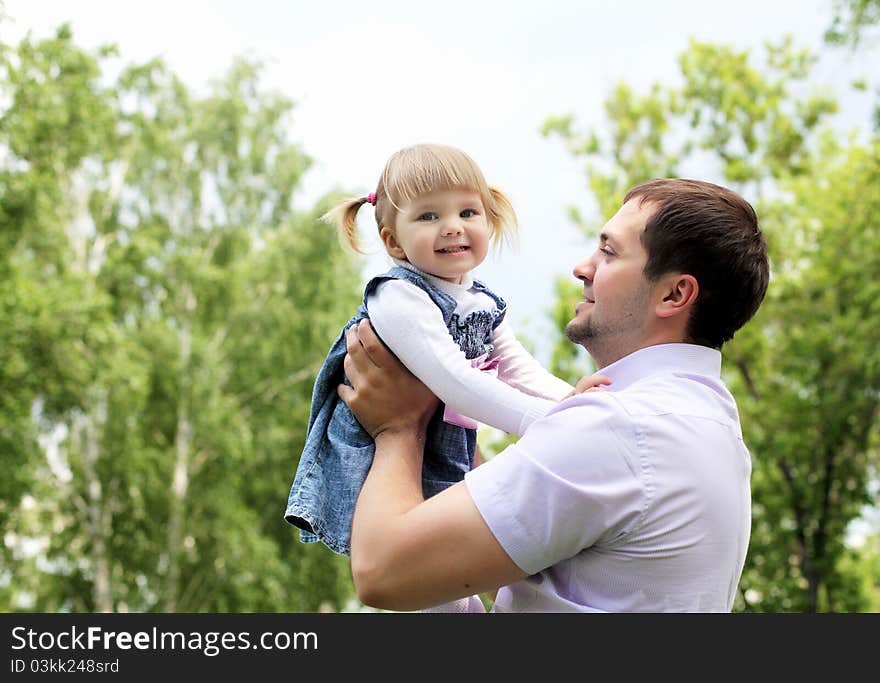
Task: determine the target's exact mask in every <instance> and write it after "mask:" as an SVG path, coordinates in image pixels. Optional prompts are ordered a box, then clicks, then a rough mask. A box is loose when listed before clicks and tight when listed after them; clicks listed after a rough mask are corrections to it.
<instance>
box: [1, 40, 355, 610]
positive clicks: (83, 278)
mask: <svg viewBox="0 0 880 683" xmlns="http://www.w3.org/2000/svg"><path fill="white" fill-rule="evenodd" d="M3 55H4V62H3V64H4V68H5V71H4V72H3V76H4V78H3V80H2V87H3V88H4V91H5V93H6V94H7V95H8V98H9V100H10V101H11V105H10V106H9V107H8V108H7V110H6V111H5V112H4V113H3V117H2V119H0V125H2V128H0V130H2V132H3V138H2V140H0V143H2V147H3V149H4V157H3V164H2V173H3V175H2V176H0V198H2V204H0V207H2V210H3V213H2V214H0V217H2V220H3V228H4V229H3V235H4V237H5V238H6V239H7V240H8V249H7V250H6V251H4V259H3V261H2V263H3V267H5V268H7V269H8V271H9V272H12V273H24V275H20V276H19V278H18V279H14V278H10V279H7V278H5V277H4V278H3V283H4V290H3V291H4V292H6V296H5V297H0V301H3V302H8V301H11V302H12V304H11V305H10V304H5V306H6V307H5V308H3V309H0V315H2V316H3V319H4V320H5V319H7V318H8V319H10V320H12V321H13V322H15V323H16V324H15V325H10V326H9V327H8V328H5V329H4V332H3V334H4V335H9V336H10V337H11V339H12V341H13V342H16V340H19V339H21V341H20V342H19V343H18V344H17V345H16V344H15V343H13V344H10V345H9V347H7V349H8V350H6V351H4V353H9V354H17V355H16V356H13V357H12V358H11V360H10V363H9V364H7V363H4V370H3V371H0V372H5V373H7V374H8V375H9V377H8V379H7V376H6V375H4V376H3V381H4V383H5V382H7V381H9V382H10V383H17V386H18V388H17V393H14V394H11V395H6V396H4V399H3V400H5V401H8V402H9V403H10V405H11V408H12V409H11V410H10V411H9V413H8V414H9V415H12V416H14V417H15V419H14V420H13V421H12V422H11V424H10V425H6V424H4V425H2V431H0V438H3V439H6V441H5V442H4V443H8V444H9V445H10V452H11V453H13V454H14V457H15V458H16V462H17V464H18V466H19V467H20V471H21V472H22V474H21V475H20V477H19V479H21V480H22V481H21V482H19V483H17V484H16V485H14V486H13V485H11V484H10V487H9V489H8V490H4V491H3V499H2V500H3V507H2V509H3V511H4V512H5V514H6V515H7V519H6V520H5V521H6V524H7V527H6V528H8V529H12V530H13V531H14V533H15V534H16V535H17V537H18V538H19V541H20V542H18V543H17V544H16V547H15V549H14V551H13V552H10V554H9V559H10V562H11V566H12V571H13V576H14V579H15V586H13V588H14V589H16V590H17V596H16V595H13V593H14V592H15V591H13V590H9V591H8V594H7V600H10V601H13V602H12V604H11V607H15V606H16V605H17V604H18V603H16V602H14V601H15V600H18V601H21V600H22V596H23V595H24V597H27V598H29V599H30V602H29V603H28V604H23V606H26V607H31V608H33V609H37V610H44V611H54V610H58V609H70V610H76V611H80V610H85V611H110V610H138V611H143V610H146V611H150V610H157V611H305V610H314V609H317V608H318V607H319V606H321V604H322V603H325V602H326V603H328V604H330V605H333V606H335V607H336V608H339V607H341V606H342V605H343V604H344V603H345V602H346V600H347V599H348V598H349V596H350V595H351V587H350V584H349V581H348V575H347V566H346V564H345V563H344V562H343V561H342V560H341V558H337V557H335V556H332V555H331V554H330V553H329V551H326V550H324V549H322V548H319V547H309V548H306V547H303V546H301V545H299V544H298V543H297V542H296V541H295V536H294V530H293V529H292V528H291V527H289V526H287V525H286V524H285V523H284V522H283V520H282V514H283V510H284V504H285V501H286V495H287V490H288V488H289V485H290V481H291V479H292V476H293V472H294V471H295V467H296V459H297V455H298V453H299V452H300V451H301V448H302V444H303V441H304V431H305V425H306V421H307V420H306V416H307V414H308V406H309V400H310V395H311V379H312V378H313V376H314V374H315V373H316V372H317V369H318V367H319V365H320V362H321V360H322V359H323V355H324V353H325V351H326V348H327V346H328V343H329V341H330V340H332V338H333V337H335V335H336V334H337V333H338V329H339V328H340V327H341V326H342V324H343V323H344V322H345V320H346V319H347V318H348V316H349V315H350V312H351V310H353V308H354V307H355V306H356V304H357V301H358V292H357V291H356V289H355V285H356V283H357V282H358V281H359V277H358V276H357V274H356V272H355V268H354V263H353V261H352V259H351V257H350V256H349V255H347V254H345V253H344V252H343V251H342V250H341V249H340V248H339V247H338V245H337V244H336V236H335V233H334V232H333V231H332V230H330V229H329V228H328V227H327V226H325V225H323V224H321V223H319V221H318V220H317V217H318V216H319V215H320V214H321V213H322V212H323V209H325V208H326V206H327V200H324V201H323V202H322V203H321V204H320V205H319V206H317V207H315V208H314V209H312V210H311V211H308V212H306V213H297V212H294V210H293V207H292V202H291V199H292V195H293V192H294V191H295V189H296V187H297V185H298V183H299V181H300V178H301V177H302V175H303V173H304V172H305V171H306V170H307V168H308V166H309V163H310V160H309V159H308V157H307V156H306V155H305V154H304V153H303V152H302V151H301V150H300V149H299V148H298V147H297V146H295V145H294V144H292V143H291V142H290V141H289V134H288V132H287V131H288V122H289V113H290V110H291V107H292V104H291V103H290V102H289V101H287V100H286V99H284V98H283V97H281V96H279V95H277V94H274V93H267V92H264V91H262V90H261V89H260V87H259V68H258V66H257V65H255V64H252V63H249V62H246V61H236V62H235V63H234V64H233V66H232V68H231V69H230V70H229V72H228V74H227V75H226V76H225V77H224V78H223V79H221V80H220V81H218V82H217V83H215V84H214V86H213V88H212V90H211V92H210V93H209V94H208V95H207V96H205V97H199V96H196V95H194V94H193V93H192V92H191V91H190V90H189V89H188V88H187V87H186V86H184V85H183V84H182V83H181V82H180V81H179V79H178V78H177V77H176V76H175V75H174V74H173V73H171V72H170V71H169V70H168V69H167V68H166V67H165V66H164V65H163V64H162V63H161V62H160V61H153V62H150V63H148V64H144V65H138V66H133V67H129V68H126V69H124V70H123V71H122V73H121V75H120V76H119V77H118V79H116V80H115V81H113V82H111V83H109V84H107V81H108V80H109V79H107V77H106V76H105V75H104V74H103V73H102V70H101V64H102V62H103V61H106V59H107V58H108V57H110V56H111V55H112V52H111V51H110V50H103V51H100V52H99V53H98V54H95V55H92V54H89V53H87V52H85V51H83V50H81V49H80V48H78V47H76V45H75V44H74V43H73V40H72V36H71V34H70V31H69V29H67V28H62V29H60V30H59V32H58V33H57V35H56V36H55V37H54V38H52V39H50V40H48V41H41V42H37V43H34V42H32V41H31V39H30V38H29V37H28V38H26V39H25V40H24V41H23V42H22V44H21V45H19V46H18V47H17V48H16V49H14V50H13V49H11V48H4V52H3ZM25 275H26V276H27V277H25ZM43 320H45V323H42V324H43V327H41V326H40V324H41V322H40V321H43ZM35 339H44V340H45V341H43V342H40V343H39V344H37V345H36V347H35V346H34V344H33V340H35ZM44 347H45V348H44ZM46 356H48V358H47V359H46V360H50V361H54V362H53V363H48V362H46V360H44V357H46ZM12 361H16V362H12ZM13 371H14V372H16V373H17V374H14V375H13V374H12V373H13ZM35 406H37V407H38V410H37V417H38V418H39V425H35V423H34V418H33V415H34V411H35ZM6 414H7V413H6V411H5V410H4V416H5V415H6ZM4 419H5V418H4ZM38 427H39V429H38ZM38 431H42V433H43V435H44V436H45V435H47V434H54V435H55V440H56V442H57V455H56V456H55V461H54V462H53V463H51V466H48V467H47V465H46V459H45V456H44V455H43V452H44V449H43V448H41V447H40V446H39V444H38V443H37V436H38ZM25 474H27V479H26V480H25ZM0 521H2V520H0ZM27 538H31V539H33V540H34V541H36V542H37V543H38V545H39V546H40V550H39V551H38V552H37V553H26V552H24V551H23V548H25V546H26V545H27V544H26V543H23V542H21V541H22V540H26V539H27ZM0 585H2V582H0Z"/></svg>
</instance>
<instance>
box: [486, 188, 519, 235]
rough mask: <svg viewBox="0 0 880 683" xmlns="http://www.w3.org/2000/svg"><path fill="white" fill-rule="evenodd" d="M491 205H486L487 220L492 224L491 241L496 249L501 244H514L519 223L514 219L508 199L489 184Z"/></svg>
mask: <svg viewBox="0 0 880 683" xmlns="http://www.w3.org/2000/svg"><path fill="white" fill-rule="evenodd" d="M489 197H490V202H491V206H490V207H487V210H488V213H489V216H488V218H489V222H490V223H491V225H492V243H493V246H494V247H495V248H496V249H500V248H501V246H502V245H503V244H506V245H507V246H513V245H515V244H516V241H517V240H516V237H517V231H518V230H519V223H518V221H517V219H516V211H514V210H513V204H511V202H510V199H508V197H507V195H506V194H504V193H503V192H502V191H501V190H499V189H498V188H497V187H492V186H491V185H490V186H489Z"/></svg>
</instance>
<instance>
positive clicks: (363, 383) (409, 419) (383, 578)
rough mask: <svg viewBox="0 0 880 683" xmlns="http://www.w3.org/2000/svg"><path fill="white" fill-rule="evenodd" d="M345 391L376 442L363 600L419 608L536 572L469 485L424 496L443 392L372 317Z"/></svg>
mask: <svg viewBox="0 0 880 683" xmlns="http://www.w3.org/2000/svg"><path fill="white" fill-rule="evenodd" d="M347 343H348V355H347V356H346V359H345V372H346V375H347V376H348V378H349V380H350V381H351V383H352V385H353V388H352V387H348V386H345V385H340V387H339V389H338V392H339V396H340V398H341V399H342V400H343V401H345V403H346V404H347V405H348V406H349V408H351V410H352V412H353V413H354V414H355V416H356V417H357V418H358V420H359V421H360V423H361V424H362V425H363V427H364V428H365V429H366V430H367V432H369V433H370V435H371V436H372V437H373V438H374V439H375V441H376V453H375V456H374V457H373V464H372V467H371V468H370V472H369V474H368V475H367V479H366V482H365V483H364V486H363V488H362V490H361V493H360V496H359V497H358V500H357V505H356V506H355V511H354V521H353V524H352V539H351V540H352V543H351V568H352V576H353V578H354V584H355V589H356V590H357V594H358V597H359V598H360V600H361V601H362V602H364V603H365V604H368V605H372V606H374V607H382V608H385V609H393V610H412V609H419V608H423V607H428V606H431V605H437V604H440V603H443V602H448V601H450V600H453V599H456V598H460V597H464V596H467V595H473V594H474V593H480V592H485V591H492V590H494V589H496V588H498V587H499V586H503V585H506V584H509V583H512V582H514V581H518V580H520V579H522V578H524V577H525V576H526V573H525V572H523V571H522V570H521V569H520V568H519V567H518V566H517V565H516V564H514V562H513V561H512V560H511V559H510V557H509V556H508V555H507V553H506V552H505V551H504V549H503V548H502V547H501V545H500V544H499V543H498V541H497V540H496V539H495V536H494V535H493V534H492V532H491V530H490V529H489V527H488V526H487V525H486V523H485V521H484V520H483V517H482V516H481V515H480V512H479V511H478V510H477V507H476V505H475V504H474V502H473V500H472V498H471V496H470V493H469V492H468V490H467V486H466V485H465V483H464V482H459V483H458V484H456V485H454V486H452V487H450V488H449V489H447V490H446V491H443V492H442V493H440V494H438V495H436V496H434V497H433V498H431V499H429V500H427V501H426V500H424V498H423V496H422V477H421V472H422V453H423V449H424V442H425V429H426V426H427V423H428V420H429V419H430V417H431V415H432V414H433V412H434V410H435V409H436V406H437V399H436V398H435V397H434V396H433V395H432V394H431V392H430V391H429V390H428V389H427V388H426V387H425V386H424V385H423V384H422V383H421V382H420V381H419V380H418V379H416V378H415V377H414V376H413V375H412V374H411V373H410V372H409V371H408V370H407V369H406V368H405V367H404V366H403V365H402V364H401V363H400V362H399V361H398V360H397V359H396V358H395V357H394V356H393V355H392V354H391V353H390V352H389V351H388V350H387V349H386V348H384V346H383V345H382V343H381V342H380V341H379V338H378V337H377V336H376V334H375V332H373V329H372V327H371V326H370V324H369V322H368V321H363V322H361V323H360V324H359V325H358V326H357V327H356V328H355V326H352V327H351V328H350V329H349V331H348V334H347Z"/></svg>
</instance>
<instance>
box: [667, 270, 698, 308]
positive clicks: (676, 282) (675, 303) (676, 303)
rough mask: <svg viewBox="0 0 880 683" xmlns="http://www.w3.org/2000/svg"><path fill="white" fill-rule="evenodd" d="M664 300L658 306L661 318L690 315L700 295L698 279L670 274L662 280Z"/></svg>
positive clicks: (686, 275)
mask: <svg viewBox="0 0 880 683" xmlns="http://www.w3.org/2000/svg"><path fill="white" fill-rule="evenodd" d="M660 291H661V294H662V299H661V300H660V303H658V304H657V307H656V312H657V317H659V318H671V317H673V316H676V315H679V314H681V313H685V314H689V313H690V309H691V306H693V305H694V302H696V300H697V295H698V294H699V293H700V284H699V283H698V282H697V278H695V277H694V276H693V275H688V274H686V273H670V274H669V275H667V276H665V277H664V278H661V290H660Z"/></svg>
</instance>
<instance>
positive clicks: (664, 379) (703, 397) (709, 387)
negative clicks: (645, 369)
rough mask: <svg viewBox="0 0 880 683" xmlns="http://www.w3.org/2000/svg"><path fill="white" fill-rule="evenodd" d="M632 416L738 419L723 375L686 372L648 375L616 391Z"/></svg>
mask: <svg viewBox="0 0 880 683" xmlns="http://www.w3.org/2000/svg"><path fill="white" fill-rule="evenodd" d="M614 396H615V398H616V399H617V401H618V402H619V404H620V406H621V407H622V409H623V410H625V411H626V412H627V414H629V415H630V416H632V417H642V416H645V417H646V416H660V415H673V414H677V415H681V416H690V417H704V418H707V419H712V420H721V421H724V422H727V421H730V420H737V421H738V413H737V408H736V401H735V400H734V398H733V395H732V394H731V393H730V391H729V390H728V389H727V387H726V386H725V384H724V383H723V382H722V381H721V379H720V378H715V377H710V376H706V375H697V374H692V373H686V372H662V373H656V374H651V375H647V376H646V377H644V378H642V379H640V380H639V381H636V382H633V384H631V385H630V386H628V387H627V388H626V389H625V390H623V391H618V392H615V393H614Z"/></svg>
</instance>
